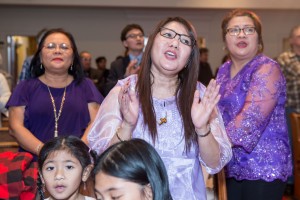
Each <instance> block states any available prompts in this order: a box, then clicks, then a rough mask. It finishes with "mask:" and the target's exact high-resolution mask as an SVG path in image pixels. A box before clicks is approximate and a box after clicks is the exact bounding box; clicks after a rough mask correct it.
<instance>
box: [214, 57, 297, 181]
mask: <svg viewBox="0 0 300 200" xmlns="http://www.w3.org/2000/svg"><path fill="white" fill-rule="evenodd" d="M231 65H232V62H231V61H228V62H226V63H225V64H223V66H221V68H220V69H219V72H218V76H217V82H218V84H220V85H221V88H220V94H221V100H220V102H219V109H220V111H221V113H222V116H223V119H224V123H225V127H226V132H227V134H228V136H229V138H230V140H231V142H232V144H233V157H232V159H231V161H230V162H229V164H228V165H227V166H226V175H227V177H233V178H235V179H237V180H243V179H246V180H258V179H261V180H265V181H273V180H275V179H280V180H283V181H285V180H286V179H287V177H288V176H289V175H291V172H292V163H291V151H290V146H289V141H288V133H287V125H286V118H285V110H284V105H285V100H286V89H285V79H284V77H283V75H282V73H281V71H280V68H279V65H278V64H277V63H276V62H275V61H273V60H272V59H270V58H268V57H266V56H264V55H262V54H260V55H257V56H256V57H255V58H254V59H253V60H251V61H250V62H249V63H247V64H246V65H245V66H244V67H243V68H242V69H241V70H240V71H239V72H238V74H236V75H235V76H234V77H233V78H231V77H230V68H231Z"/></svg>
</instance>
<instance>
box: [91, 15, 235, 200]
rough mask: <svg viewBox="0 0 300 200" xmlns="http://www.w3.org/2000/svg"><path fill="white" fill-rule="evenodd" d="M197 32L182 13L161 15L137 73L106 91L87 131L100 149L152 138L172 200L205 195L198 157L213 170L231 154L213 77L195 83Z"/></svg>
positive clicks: (202, 198) (198, 199) (195, 199)
mask: <svg viewBox="0 0 300 200" xmlns="http://www.w3.org/2000/svg"><path fill="white" fill-rule="evenodd" d="M196 38H197V35H196V33H195V31H194V27H193V26H192V25H191V24H190V23H189V22H188V21H186V20H185V19H183V18H180V17H175V18H167V19H165V20H162V21H161V22H160V23H159V24H158V25H157V27H156V28H155V30H154V32H153V33H152V34H151V35H150V37H149V41H148V43H147V46H146V50H145V53H144V54H143V55H144V56H143V58H142V62H141V71H140V73H139V75H138V76H137V75H132V76H129V77H127V78H126V79H123V80H120V81H119V82H118V84H117V85H116V86H115V87H114V88H113V89H112V90H111V91H110V93H109V94H108V95H107V96H106V98H105V100H104V101H103V104H102V105H101V108H100V109H99V112H98V114H97V116H96V119H95V121H94V124H93V125H92V127H91V131H90V132H89V134H88V137H87V138H88V142H89V145H90V146H91V147H92V148H93V149H94V150H96V151H97V152H99V153H101V152H103V151H104V150H105V149H107V148H108V147H109V146H110V145H112V144H114V143H116V142H118V141H120V140H129V139H130V138H141V139H144V140H146V141H147V142H148V143H150V144H152V145H153V146H154V147H155V149H156V150H157V152H158V153H159V155H160V156H161V158H162V160H163V161H164V164H165V166H166V169H167V173H168V177H169V182H170V191H171V194H172V197H173V199H174V200H182V199H186V200H205V199H206V193H205V183H204V181H203V175H202V170H201V164H200V163H202V164H203V165H204V166H205V167H206V169H207V170H208V172H209V173H217V172H218V171H220V170H221V169H222V167H223V166H224V165H225V164H226V163H227V162H228V161H229V160H230V159H231V155H232V152H231V146H230V142H229V141H228V138H227V135H226V132H225V127H224V125H223V120H222V118H221V115H220V113H219V112H218V110H217V107H216V104H217V103H218V101H219V98H220V96H219V86H218V85H217V84H216V81H215V80H212V81H211V82H210V84H209V85H208V87H207V89H205V87H204V86H203V85H201V84H200V83H197V78H198V77H197V76H198V68H199V66H198V65H199V50H198V47H197V45H196ZM128 39H132V38H128ZM135 91H136V92H135ZM147 156H148V155H145V157H147ZM117 164H118V163H116V165H117Z"/></svg>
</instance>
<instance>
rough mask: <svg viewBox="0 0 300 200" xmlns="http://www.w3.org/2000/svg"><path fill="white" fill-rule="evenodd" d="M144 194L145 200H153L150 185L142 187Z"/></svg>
mask: <svg viewBox="0 0 300 200" xmlns="http://www.w3.org/2000/svg"><path fill="white" fill-rule="evenodd" d="M144 194H145V199H147V200H153V192H152V188H151V185H150V183H148V184H147V185H145V187H144Z"/></svg>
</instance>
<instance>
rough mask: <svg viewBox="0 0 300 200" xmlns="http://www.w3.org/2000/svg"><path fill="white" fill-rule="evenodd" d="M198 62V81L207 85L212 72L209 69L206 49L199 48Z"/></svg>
mask: <svg viewBox="0 0 300 200" xmlns="http://www.w3.org/2000/svg"><path fill="white" fill-rule="evenodd" d="M199 51H200V64H199V74H198V81H200V82H201V83H202V84H203V85H205V86H207V85H208V83H209V81H210V80H211V79H212V78H213V73H212V71H211V67H210V64H209V63H208V49H207V48H200V49H199Z"/></svg>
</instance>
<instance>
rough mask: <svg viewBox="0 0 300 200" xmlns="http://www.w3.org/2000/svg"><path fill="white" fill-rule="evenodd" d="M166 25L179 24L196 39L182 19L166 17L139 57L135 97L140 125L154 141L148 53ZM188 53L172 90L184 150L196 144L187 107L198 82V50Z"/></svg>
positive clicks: (185, 21)
mask: <svg viewBox="0 0 300 200" xmlns="http://www.w3.org/2000/svg"><path fill="white" fill-rule="evenodd" d="M170 22H178V23H180V24H182V25H183V26H184V27H185V28H186V30H187V32H188V35H189V36H190V37H191V38H193V39H194V40H196V38H197V35H196V31H195V29H194V27H193V25H192V24H191V23H190V22H189V21H187V20H185V19H184V18H182V17H169V18H166V19H164V20H162V21H160V22H159V23H158V25H157V26H156V28H155V29H154V31H153V32H152V34H151V35H150V37H149V39H148V42H147V46H146V49H145V52H144V54H143V58H142V62H141V69H140V72H139V75H138V81H137V86H136V87H137V91H138V96H139V101H140V105H141V108H142V113H143V116H144V123H145V125H146V126H148V129H149V131H150V135H151V137H152V139H153V141H154V142H155V140H156V138H157V123H156V118H155V110H154V107H153V101H152V90H151V86H152V84H153V83H152V82H151V76H153V74H151V64H152V60H151V50H152V47H153V43H154V40H155V38H156V36H157V34H159V32H160V28H161V27H163V26H165V25H166V24H168V23H170ZM191 48H192V51H191V54H190V56H189V58H188V60H187V61H186V67H184V68H183V69H182V70H181V71H180V72H179V74H178V77H179V80H180V84H179V85H178V88H177V90H176V95H175V96H176V102H177V107H178V110H179V112H180V114H181V119H182V122H183V128H184V138H185V149H186V150H187V151H189V149H190V147H191V145H192V143H193V142H195V141H196V134H195V127H194V124H193V122H192V117H191V108H192V103H193V98H194V91H195V90H196V85H197V79H198V77H197V76H198V68H199V67H198V65H199V48H198V47H197V45H196V44H195V45H193V46H192V47H191Z"/></svg>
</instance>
